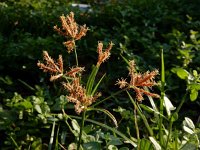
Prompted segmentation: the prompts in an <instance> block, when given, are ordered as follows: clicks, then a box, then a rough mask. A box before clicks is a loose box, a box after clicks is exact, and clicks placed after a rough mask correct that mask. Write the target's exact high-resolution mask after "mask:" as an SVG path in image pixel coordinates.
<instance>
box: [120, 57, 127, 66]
mask: <svg viewBox="0 0 200 150" xmlns="http://www.w3.org/2000/svg"><path fill="white" fill-rule="evenodd" d="M120 56H121V57H122V59H123V60H124V61H125V62H126V63H127V65H129V62H128V60H127V59H126V58H125V57H124V56H122V55H121V54H120Z"/></svg>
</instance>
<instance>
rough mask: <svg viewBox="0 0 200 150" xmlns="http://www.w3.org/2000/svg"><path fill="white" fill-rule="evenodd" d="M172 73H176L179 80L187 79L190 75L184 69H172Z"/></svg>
mask: <svg viewBox="0 0 200 150" xmlns="http://www.w3.org/2000/svg"><path fill="white" fill-rule="evenodd" d="M171 71H172V72H173V73H176V74H177V76H178V77H179V78H181V79H187V78H188V76H189V73H188V72H187V71H186V70H185V69H183V68H172V69H171Z"/></svg>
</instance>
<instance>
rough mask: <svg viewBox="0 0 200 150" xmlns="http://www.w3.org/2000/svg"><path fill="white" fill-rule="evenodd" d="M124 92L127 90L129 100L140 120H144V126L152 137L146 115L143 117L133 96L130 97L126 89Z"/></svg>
mask: <svg viewBox="0 0 200 150" xmlns="http://www.w3.org/2000/svg"><path fill="white" fill-rule="evenodd" d="M126 92H127V94H128V96H129V98H130V100H131V102H132V103H133V105H134V107H135V109H136V110H137V112H138V114H139V116H140V117H141V118H142V120H143V122H144V124H145V127H146V128H147V130H148V132H149V134H150V136H152V137H153V136H154V134H153V130H152V129H151V127H150V126H149V123H148V121H147V119H146V117H145V116H144V115H143V114H142V112H141V111H140V110H139V108H138V106H137V104H136V103H135V101H134V100H133V98H132V96H131V95H130V93H129V92H128V91H126Z"/></svg>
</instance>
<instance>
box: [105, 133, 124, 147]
mask: <svg viewBox="0 0 200 150" xmlns="http://www.w3.org/2000/svg"><path fill="white" fill-rule="evenodd" d="M122 144H123V143H122V141H121V140H120V139H119V138H117V137H114V136H112V135H111V136H110V141H109V142H108V145H122Z"/></svg>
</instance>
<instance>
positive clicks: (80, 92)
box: [63, 77, 101, 114]
mask: <svg viewBox="0 0 200 150" xmlns="http://www.w3.org/2000/svg"><path fill="white" fill-rule="evenodd" d="M63 86H64V88H65V89H66V90H67V91H68V93H69V94H68V95H67V96H66V98H67V99H68V101H69V102H72V103H75V105H74V107H75V111H76V113H77V114H80V113H81V112H82V111H84V110H86V109H87V107H88V106H90V105H91V104H92V103H93V102H95V101H96V99H97V98H98V97H99V96H101V95H100V94H99V93H97V94H96V95H94V96H91V95H87V94H86V89H85V88H84V87H83V86H82V85H81V83H80V78H79V77H73V79H72V81H70V82H63Z"/></svg>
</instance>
